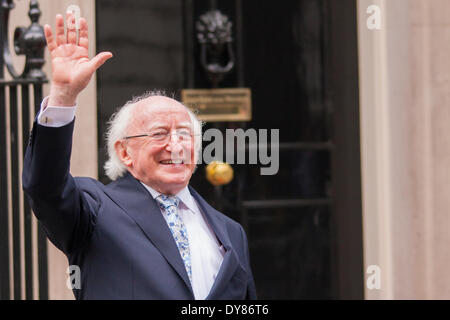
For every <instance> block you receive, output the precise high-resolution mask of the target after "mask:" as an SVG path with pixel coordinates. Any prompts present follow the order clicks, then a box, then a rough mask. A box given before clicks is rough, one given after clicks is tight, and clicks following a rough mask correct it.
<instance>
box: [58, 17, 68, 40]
mask: <svg viewBox="0 0 450 320" xmlns="http://www.w3.org/2000/svg"><path fill="white" fill-rule="evenodd" d="M62 44H66V37H65V34H64V18H63V16H62V15H60V14H57V15H56V45H58V46H60V45H62Z"/></svg>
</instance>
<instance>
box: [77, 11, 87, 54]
mask: <svg viewBox="0 0 450 320" xmlns="http://www.w3.org/2000/svg"><path fill="white" fill-rule="evenodd" d="M78 44H79V45H80V46H82V47H84V48H86V49H88V46H89V40H88V25H87V21H86V19H85V18H80V37H79V40H78Z"/></svg>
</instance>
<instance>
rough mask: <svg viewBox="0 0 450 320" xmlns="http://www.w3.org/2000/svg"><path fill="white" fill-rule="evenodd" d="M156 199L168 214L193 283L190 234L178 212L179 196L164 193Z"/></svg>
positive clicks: (170, 225) (171, 229) (171, 228)
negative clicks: (169, 195)
mask: <svg viewBox="0 0 450 320" xmlns="http://www.w3.org/2000/svg"><path fill="white" fill-rule="evenodd" d="M156 201H157V202H158V204H159V206H160V208H161V210H163V212H164V213H165V214H166V215H167V224H168V225H169V229H170V231H171V232H172V236H173V238H174V239H175V242H176V244H177V247H178V251H180V255H181V258H182V259H183V262H184V267H185V268H186V271H187V274H188V276H189V280H190V281H191V283H192V268H191V252H190V249H189V239H188V234H187V231H186V226H185V225H184V223H183V220H181V217H180V216H179V215H178V212H177V211H178V210H177V209H178V204H179V203H180V199H178V198H177V197H168V196H165V195H163V194H162V195H160V196H158V197H157V198H156Z"/></svg>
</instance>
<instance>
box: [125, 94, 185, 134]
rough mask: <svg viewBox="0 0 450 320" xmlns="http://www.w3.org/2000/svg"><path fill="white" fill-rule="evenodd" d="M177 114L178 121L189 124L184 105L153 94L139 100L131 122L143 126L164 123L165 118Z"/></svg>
mask: <svg viewBox="0 0 450 320" xmlns="http://www.w3.org/2000/svg"><path fill="white" fill-rule="evenodd" d="M175 115H178V116H179V118H180V123H183V125H186V123H189V124H191V118H190V116H189V113H188V111H187V110H186V107H185V106H183V105H182V104H181V103H179V102H178V101H176V100H174V99H171V98H168V97H162V96H161V97H160V96H153V97H149V98H146V99H143V100H141V101H139V102H138V103H137V104H136V106H135V108H134V110H133V120H132V122H133V124H134V125H138V126H141V127H142V126H143V127H145V128H148V127H150V126H151V127H154V124H155V125H156V124H158V125H159V126H161V125H163V124H166V120H167V119H169V118H170V117H172V116H175Z"/></svg>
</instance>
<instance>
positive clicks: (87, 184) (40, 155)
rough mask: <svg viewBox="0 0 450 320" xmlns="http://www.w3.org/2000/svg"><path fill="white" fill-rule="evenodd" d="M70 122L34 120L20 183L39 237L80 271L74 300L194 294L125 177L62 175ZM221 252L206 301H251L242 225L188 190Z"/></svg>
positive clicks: (159, 221) (145, 200)
mask: <svg viewBox="0 0 450 320" xmlns="http://www.w3.org/2000/svg"><path fill="white" fill-rule="evenodd" d="M73 125H74V122H72V123H70V124H68V125H66V126H64V127H61V128H48V127H44V126H40V125H38V124H36V123H35V124H34V126H33V130H32V133H31V136H30V141H29V145H28V149H27V152H26V155H25V160H24V170H23V177H22V178H23V188H24V190H25V192H26V194H27V195H28V196H29V199H30V204H31V206H32V208H33V211H34V213H35V215H36V217H37V218H38V219H39V221H40V222H41V223H42V225H43V226H44V228H45V231H46V233H47V236H48V237H49V239H50V240H51V241H52V243H53V244H55V246H56V247H58V248H59V249H61V250H62V251H63V252H64V253H65V254H66V255H67V257H68V259H69V264H70V265H77V266H79V267H80V271H81V289H79V290H78V289H74V294H75V297H76V298H77V299H194V295H193V291H192V287H191V284H190V282H189V278H188V275H187V273H186V270H185V268H184V264H183V261H182V259H181V257H180V254H179V252H178V249H177V247H176V244H175V241H174V239H173V237H172V235H171V233H170V230H169V227H168V226H167V223H166V221H165V220H164V217H163V216H162V214H161V211H160V209H159V207H158V206H157V204H156V202H155V200H154V199H153V198H152V197H151V195H150V194H149V192H148V191H147V190H146V189H145V187H144V186H143V185H142V184H141V183H140V182H139V181H137V180H136V179H135V178H134V177H133V176H131V175H130V174H126V175H125V176H124V177H122V178H119V179H118V180H116V181H114V182H112V183H110V184H108V185H106V186H105V185H103V184H102V183H100V182H99V181H96V180H94V179H91V178H73V177H72V176H71V175H70V173H69V164H70V154H71V149H72V133H73ZM190 191H191V194H192V195H193V197H194V198H195V199H196V200H197V202H198V204H199V206H200V209H201V210H202V212H203V213H204V216H205V217H206V220H207V221H208V223H209V224H210V226H211V228H212V229H213V231H214V232H215V234H216V236H217V238H218V240H219V242H221V244H222V245H223V246H224V248H225V250H226V252H225V255H224V259H223V263H222V265H221V267H220V270H219V272H218V275H217V277H216V280H215V282H214V285H213V287H212V289H211V291H210V293H209V295H208V297H207V299H245V298H247V299H252V298H256V293H255V285H254V281H253V276H252V272H251V269H250V263H249V252H248V245H247V239H246V235H245V232H244V230H243V229H242V227H241V226H240V225H239V224H238V223H237V222H235V221H233V220H231V219H230V218H228V217H226V216H225V215H223V214H221V213H220V212H218V211H216V210H215V209H214V208H212V207H211V206H210V205H208V203H206V202H205V200H204V199H203V198H202V197H201V196H200V195H199V194H198V193H197V192H196V191H195V190H194V189H193V188H191V187H190Z"/></svg>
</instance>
